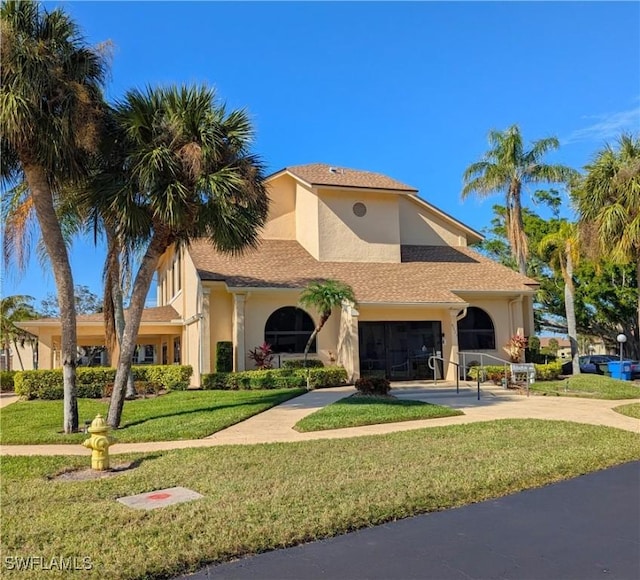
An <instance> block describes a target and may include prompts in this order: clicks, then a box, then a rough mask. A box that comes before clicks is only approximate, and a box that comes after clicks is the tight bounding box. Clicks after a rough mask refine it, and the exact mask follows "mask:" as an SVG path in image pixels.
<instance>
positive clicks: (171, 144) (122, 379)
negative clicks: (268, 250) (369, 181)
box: [94, 86, 268, 428]
mask: <svg viewBox="0 0 640 580" xmlns="http://www.w3.org/2000/svg"><path fill="white" fill-rule="evenodd" d="M114 115H115V121H116V128H115V129H114V130H115V131H116V134H115V136H114V140H113V142H114V143H116V145H117V147H119V151H120V152H121V155H122V164H121V167H120V168H119V172H118V175H116V176H112V179H111V180H110V179H105V180H103V185H104V187H102V188H98V190H99V191H98V193H99V195H97V196H96V198H95V200H94V201H95V204H96V206H97V207H99V211H100V212H101V215H102V217H103V219H104V220H105V221H106V222H107V223H108V224H109V225H110V226H111V227H113V231H114V232H115V235H116V236H117V237H118V240H119V241H120V242H121V243H122V242H126V243H127V244H137V245H140V244H144V247H145V250H144V255H143V256H142V259H141V262H140V266H139V268H138V271H137V273H136V276H135V278H134V282H133V287H132V294H131V299H130V303H129V310H128V316H127V319H126V323H125V328H124V333H123V335H122V341H121V346H120V357H119V360H118V364H117V370H116V378H115V383H114V389H113V395H112V398H111V404H110V407H109V414H108V418H107V421H108V423H109V425H111V426H112V427H114V428H116V427H118V426H119V424H120V419H121V415H122V407H123V404H124V394H125V389H126V384H127V376H128V374H129V370H130V369H131V361H132V357H133V354H134V351H135V347H136V343H137V336H138V330H139V327H140V320H141V317H142V311H143V308H144V303H145V299H146V296H147V293H148V291H149V286H150V284H151V279H152V277H153V274H154V271H155V269H156V267H157V264H158V260H159V258H160V256H161V255H162V254H163V253H164V252H165V251H166V250H167V249H168V248H170V247H171V246H173V245H176V247H177V248H180V247H181V246H185V245H188V244H189V243H190V242H191V241H192V240H193V239H196V238H198V237H207V238H208V239H209V240H210V241H211V242H212V244H213V246H214V247H215V248H216V249H218V250H220V251H225V252H232V253H237V252H240V251H242V250H243V249H245V248H251V247H255V246H257V243H258V233H259V230H260V228H261V227H262V225H264V223H265V220H266V216H267V210H268V197H267V192H266V187H265V185H264V183H263V179H264V177H263V168H262V164H261V162H260V160H259V158H258V157H257V156H255V155H253V154H251V152H250V151H249V146H250V142H251V138H252V128H251V123H250V121H249V119H248V116H247V114H246V112H245V111H241V110H235V111H231V112H229V113H227V111H226V110H225V108H224V106H222V105H218V104H217V103H216V97H215V92H214V91H213V90H212V89H210V88H207V87H205V86H198V87H181V88H178V87H170V88H156V89H152V88H149V89H147V90H146V91H145V92H140V91H137V90H136V91H131V92H129V93H128V94H127V95H126V97H125V99H124V101H122V102H121V103H119V104H118V105H117V106H116V108H115V111H114ZM119 176H120V177H119ZM122 176H123V177H124V179H122Z"/></svg>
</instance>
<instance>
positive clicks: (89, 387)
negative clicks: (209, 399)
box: [15, 365, 193, 400]
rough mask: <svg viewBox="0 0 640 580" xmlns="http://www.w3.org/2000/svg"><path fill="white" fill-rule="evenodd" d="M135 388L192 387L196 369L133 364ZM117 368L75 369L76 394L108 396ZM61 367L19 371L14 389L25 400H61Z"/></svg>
mask: <svg viewBox="0 0 640 580" xmlns="http://www.w3.org/2000/svg"><path fill="white" fill-rule="evenodd" d="M132 370H133V378H134V380H135V381H136V390H137V391H139V392H141V393H146V392H157V391H158V390H161V389H165V390H167V391H171V390H174V391H175V390H184V389H186V388H187V387H188V386H189V380H190V378H191V375H192V374H193V369H192V368H191V367H190V366H188V365H149V366H135V367H132ZM115 378H116V370H115V369H113V368H107V367H80V368H78V369H76V394H77V396H78V397H79V398H88V399H99V398H101V397H103V396H105V395H108V394H109V393H110V391H111V387H112V385H113V381H114V380H115ZM63 391H64V389H63V379H62V370H61V369H55V370H38V371H19V372H17V373H16V376H15V392H16V394H17V395H20V396H21V397H24V398H25V399H49V400H52V399H62V398H63Z"/></svg>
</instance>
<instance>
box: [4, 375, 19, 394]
mask: <svg viewBox="0 0 640 580" xmlns="http://www.w3.org/2000/svg"><path fill="white" fill-rule="evenodd" d="M16 372H17V371H0V392H3V393H12V392H13V390H14V388H15V385H14V381H13V379H14V377H15V376H16Z"/></svg>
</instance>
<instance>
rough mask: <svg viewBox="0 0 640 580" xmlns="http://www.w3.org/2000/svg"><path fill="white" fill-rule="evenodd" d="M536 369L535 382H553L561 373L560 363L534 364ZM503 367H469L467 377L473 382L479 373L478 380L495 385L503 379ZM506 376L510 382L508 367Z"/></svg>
mask: <svg viewBox="0 0 640 580" xmlns="http://www.w3.org/2000/svg"><path fill="white" fill-rule="evenodd" d="M534 367H535V369H536V381H555V380H556V379H557V378H558V377H559V376H560V374H561V373H562V363H561V362H560V361H558V362H552V363H549V364H546V365H540V364H534ZM504 368H505V367H504V365H486V366H484V367H481V366H473V367H470V368H469V370H468V372H467V375H468V376H469V377H470V378H471V379H473V380H474V381H475V380H477V379H478V372H480V373H481V374H480V380H482V381H485V380H487V381H493V382H494V383H495V384H496V385H499V384H501V383H502V379H504V378H505V373H504ZM507 375H508V378H509V380H511V372H510V370H509V366H507Z"/></svg>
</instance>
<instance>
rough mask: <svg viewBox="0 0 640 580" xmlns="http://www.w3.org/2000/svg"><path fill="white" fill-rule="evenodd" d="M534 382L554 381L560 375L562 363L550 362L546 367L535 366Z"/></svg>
mask: <svg viewBox="0 0 640 580" xmlns="http://www.w3.org/2000/svg"><path fill="white" fill-rule="evenodd" d="M535 367H536V381H555V380H557V379H558V378H559V377H560V375H561V374H562V361H555V362H550V363H549V364H546V365H538V364H537V365H535Z"/></svg>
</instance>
